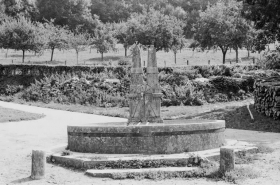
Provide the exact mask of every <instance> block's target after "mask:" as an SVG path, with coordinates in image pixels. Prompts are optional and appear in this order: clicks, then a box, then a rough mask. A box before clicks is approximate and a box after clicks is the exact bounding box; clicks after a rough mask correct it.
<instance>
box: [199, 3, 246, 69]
mask: <svg viewBox="0 0 280 185" xmlns="http://www.w3.org/2000/svg"><path fill="white" fill-rule="evenodd" d="M241 8H242V3H239V2H236V1H228V2H224V1H221V0H220V1H218V2H217V3H216V4H214V5H212V6H210V5H208V6H207V9H206V10H205V11H204V12H202V11H201V12H200V20H199V21H198V22H197V24H196V25H195V26H194V31H195V39H196V40H197V41H198V42H199V44H200V46H201V47H202V49H204V48H210V47H213V46H214V47H219V48H220V49H221V50H222V53H223V64H225V57H226V53H227V51H228V49H229V47H234V48H235V50H236V51H238V47H240V46H241V45H242V43H243V42H244V40H245V38H246V37H245V36H246V34H247V31H248V24H247V22H246V20H245V19H244V18H242V17H241ZM236 55H237V60H238V52H237V53H236Z"/></svg>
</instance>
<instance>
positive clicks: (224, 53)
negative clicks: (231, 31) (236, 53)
mask: <svg viewBox="0 0 280 185" xmlns="http://www.w3.org/2000/svg"><path fill="white" fill-rule="evenodd" d="M219 47H220V48H221V50H222V53H223V64H225V63H226V54H227V50H228V47H226V48H223V47H222V46H219Z"/></svg>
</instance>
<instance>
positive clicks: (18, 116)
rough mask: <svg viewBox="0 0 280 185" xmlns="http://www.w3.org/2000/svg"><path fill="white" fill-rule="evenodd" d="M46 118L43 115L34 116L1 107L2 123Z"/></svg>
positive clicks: (0, 118)
mask: <svg viewBox="0 0 280 185" xmlns="http://www.w3.org/2000/svg"><path fill="white" fill-rule="evenodd" d="M42 117H44V115H42V114H33V113H28V112H23V111H18V110H14V109H7V108H3V107H0V123H3V122H12V121H24V120H36V119H40V118H42Z"/></svg>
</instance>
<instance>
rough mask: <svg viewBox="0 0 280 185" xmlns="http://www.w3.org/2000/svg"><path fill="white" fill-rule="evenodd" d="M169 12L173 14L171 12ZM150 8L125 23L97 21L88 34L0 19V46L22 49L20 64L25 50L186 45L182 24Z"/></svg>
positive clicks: (176, 47)
mask: <svg viewBox="0 0 280 185" xmlns="http://www.w3.org/2000/svg"><path fill="white" fill-rule="evenodd" d="M171 13H172V12H171ZM171 13H170V12H169V14H167V13H163V12H161V11H158V10H155V9H152V8H151V9H149V10H147V11H144V12H143V13H141V14H140V13H135V14H133V15H132V16H131V17H130V18H129V19H128V20H127V21H126V22H120V23H107V24H104V23H102V22H101V21H99V20H98V18H96V26H95V28H94V29H92V30H90V31H89V32H87V31H85V30H83V29H82V27H81V26H79V27H77V28H75V29H74V30H71V29H70V28H69V27H66V26H60V25H55V23H54V21H53V20H51V21H46V22H45V23H40V22H34V21H33V22H32V21H31V20H30V19H28V18H25V17H23V16H20V17H18V18H11V17H10V18H8V19H5V20H2V23H1V24H0V47H3V48H7V49H16V50H22V52H23V61H24V56H25V52H26V51H34V52H37V53H40V52H42V51H44V50H45V49H50V50H51V51H52V52H51V53H52V54H51V60H53V54H54V50H55V49H59V50H65V49H71V48H72V49H75V51H76V54H77V61H78V54H79V51H82V50H84V49H85V48H86V47H87V46H91V47H92V46H93V47H95V48H96V49H97V51H98V52H99V53H101V56H102V60H103V53H106V52H108V51H109V50H114V48H115V45H116V43H117V42H119V43H122V44H123V45H124V47H125V56H126V55H127V50H128V48H129V47H130V46H131V45H133V44H135V43H137V44H141V45H142V46H143V47H149V46H150V45H154V47H155V48H156V50H157V51H159V50H164V51H169V50H172V51H174V53H175V54H176V53H177V50H179V49H182V48H183V47H184V44H185V39H184V35H183V27H184V25H185V24H184V22H183V21H182V20H180V19H178V18H177V17H176V16H174V15H173V14H171Z"/></svg>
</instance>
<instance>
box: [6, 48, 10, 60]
mask: <svg viewBox="0 0 280 185" xmlns="http://www.w3.org/2000/svg"><path fill="white" fill-rule="evenodd" d="M8 51H9V49H7V52H6V58H8Z"/></svg>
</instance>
